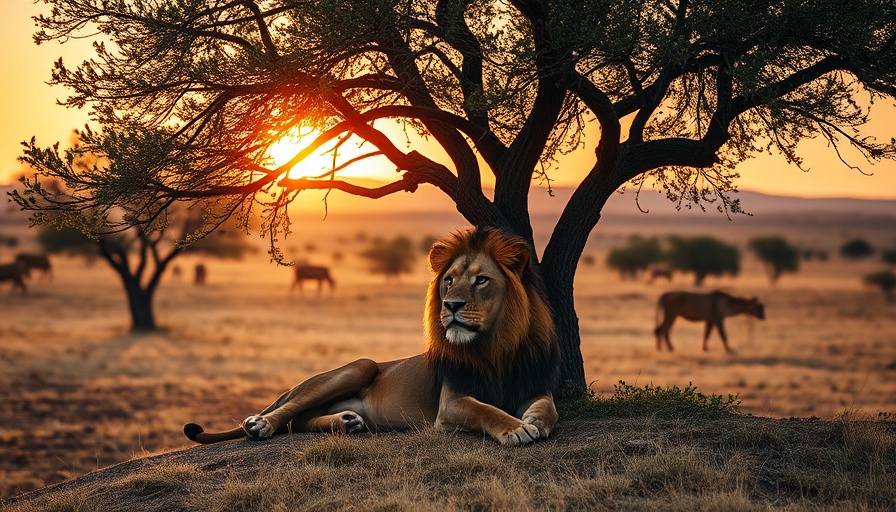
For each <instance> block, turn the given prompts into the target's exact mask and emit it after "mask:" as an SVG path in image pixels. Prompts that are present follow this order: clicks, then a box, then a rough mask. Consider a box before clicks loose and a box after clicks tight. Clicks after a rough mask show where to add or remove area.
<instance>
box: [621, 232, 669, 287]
mask: <svg viewBox="0 0 896 512" xmlns="http://www.w3.org/2000/svg"><path fill="white" fill-rule="evenodd" d="M662 259H663V249H662V247H660V241H659V239H657V238H642V237H640V236H638V235H634V236H631V237H629V239H628V245H626V246H624V247H614V248H613V249H611V250H610V253H609V254H608V255H607V266H608V267H610V268H612V269H615V270H617V271H619V275H620V276H621V277H622V278H623V279H627V278H631V279H635V278H637V277H638V272H640V271H642V270H645V269H647V267H649V266H650V265H651V264H653V263H656V262H659V261H661V260H662Z"/></svg>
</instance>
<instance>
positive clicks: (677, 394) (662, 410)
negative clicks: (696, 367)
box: [561, 381, 740, 419]
mask: <svg viewBox="0 0 896 512" xmlns="http://www.w3.org/2000/svg"><path fill="white" fill-rule="evenodd" d="M739 405H740V399H738V398H737V396H736V395H728V397H727V398H725V397H722V396H720V395H710V396H707V395H704V394H702V393H698V392H697V388H695V387H692V386H691V385H688V386H686V387H684V388H680V387H678V386H672V387H669V388H663V387H660V386H651V385H646V386H644V387H643V388H639V387H635V386H632V385H629V384H626V383H625V382H623V381H619V384H616V385H615V386H614V390H613V394H612V395H611V396H609V397H602V396H598V395H596V394H595V393H594V392H589V393H588V395H586V396H585V397H583V398H580V399H578V400H572V401H567V402H562V403H561V407H563V409H564V410H563V411H561V415H569V416H586V417H624V418H628V417H633V416H651V417H657V418H662V419H693V418H721V417H723V416H726V415H730V414H737V413H738V410H737V407H738V406H739Z"/></svg>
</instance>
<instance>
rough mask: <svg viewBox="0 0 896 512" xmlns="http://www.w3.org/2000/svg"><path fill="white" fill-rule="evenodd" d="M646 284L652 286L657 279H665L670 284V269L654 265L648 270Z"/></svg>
mask: <svg viewBox="0 0 896 512" xmlns="http://www.w3.org/2000/svg"><path fill="white" fill-rule="evenodd" d="M647 271H648V277H647V282H648V283H649V284H653V282H654V281H656V280H657V279H665V280H666V281H669V282H670V283H671V282H672V269H671V268H669V267H666V266H663V265H655V266H652V267H650V268H649V269H648V270H647Z"/></svg>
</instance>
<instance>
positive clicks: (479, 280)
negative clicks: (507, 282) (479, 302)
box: [474, 276, 491, 286]
mask: <svg viewBox="0 0 896 512" xmlns="http://www.w3.org/2000/svg"><path fill="white" fill-rule="evenodd" d="M489 279H491V278H490V277H488V276H476V281H475V282H474V284H475V285H476V286H482V285H484V284H485V283H487V282H488V281H489Z"/></svg>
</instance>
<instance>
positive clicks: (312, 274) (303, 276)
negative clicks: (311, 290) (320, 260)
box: [290, 264, 336, 293]
mask: <svg viewBox="0 0 896 512" xmlns="http://www.w3.org/2000/svg"><path fill="white" fill-rule="evenodd" d="M308 280H311V281H317V293H320V291H321V289H322V288H323V286H324V283H325V282H326V283H327V284H328V285H329V286H330V290H331V291H332V290H333V289H334V288H336V281H334V280H333V277H332V276H330V269H329V268H328V267H319V266H315V265H304V264H298V265H296V267H295V273H294V280H293V282H292V288H290V290H294V289H295V287H296V286H298V287H299V291H302V283H303V282H304V281H308Z"/></svg>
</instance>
